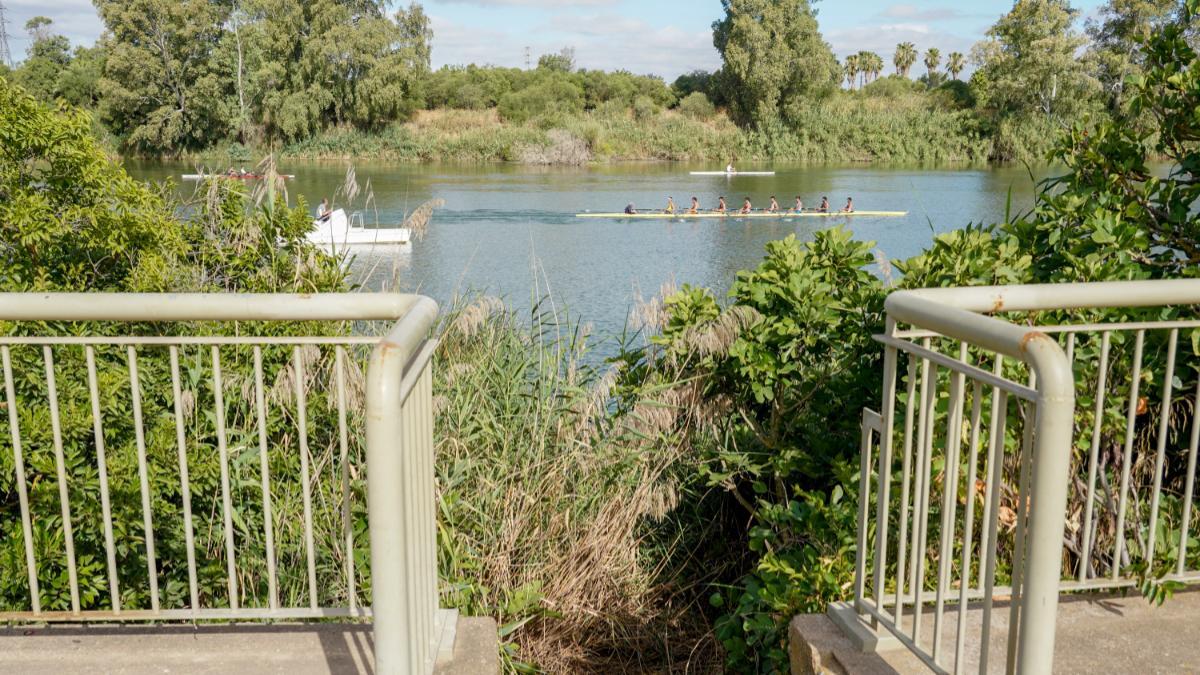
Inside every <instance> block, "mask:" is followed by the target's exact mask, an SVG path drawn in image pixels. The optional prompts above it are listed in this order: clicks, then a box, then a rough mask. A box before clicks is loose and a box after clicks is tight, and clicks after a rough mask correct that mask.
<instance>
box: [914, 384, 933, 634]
mask: <svg viewBox="0 0 1200 675" xmlns="http://www.w3.org/2000/svg"><path fill="white" fill-rule="evenodd" d="M932 370H933V373H932V377H931V378H930V383H929V386H928V387H926V388H925V403H924V406H925V408H926V409H927V411H928V412H927V414H926V415H924V416H923V422H924V427H925V429H924V433H923V434H922V436H921V440H922V443H921V446H922V447H921V450H920V452H921V489H920V490H918V494H917V495H916V497H917V499H918V501H919V504H918V508H917V510H916V518H917V522H916V524H915V525H914V528H915V530H914V535H915V536H916V543H915V545H914V547H913V580H914V581H913V583H912V584H911V585H912V590H913V631H912V635H913V642H914V643H915V644H920V643H921V617H922V616H923V615H924V613H925V605H924V602H922V600H921V596H922V594H923V592H924V590H925V559H926V558H927V557H928V555H927V554H928V551H926V549H925V547H926V540H927V537H928V535H929V495H930V492H932V491H933V484H932V478H933V429H934V424H935V420H936V419H937V401H938V397H937V368H936V367H934V368H932Z"/></svg>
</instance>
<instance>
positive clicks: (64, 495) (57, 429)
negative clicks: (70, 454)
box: [42, 345, 79, 614]
mask: <svg viewBox="0 0 1200 675" xmlns="http://www.w3.org/2000/svg"><path fill="white" fill-rule="evenodd" d="M42 361H43V362H44V363H45V366H46V398H47V403H49V405H50V432H51V434H52V435H53V439H54V469H55V472H56V473H57V476H58V505H59V509H60V513H61V514H62V521H63V522H62V528H63V541H64V543H65V545H66V552H67V582H68V584H69V585H70V593H71V611H72V612H74V613H76V614H78V613H79V571H78V570H77V569H76V565H75V532H74V529H73V528H72V526H71V494H70V490H69V489H68V486H67V461H66V458H65V457H64V456H63V442H62V420H60V419H59V416H58V413H59V410H58V382H57V380H56V378H55V377H54V352H52V351H51V349H50V345H43V346H42Z"/></svg>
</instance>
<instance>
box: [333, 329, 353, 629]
mask: <svg viewBox="0 0 1200 675" xmlns="http://www.w3.org/2000/svg"><path fill="white" fill-rule="evenodd" d="M334 353H335V356H336V361H335V364H334V365H335V369H336V373H335V377H336V379H337V407H338V442H339V443H340V445H341V448H340V449H341V456H340V464H341V467H340V468H341V474H342V536H343V537H344V538H345V546H346V588H347V593H348V595H349V596H350V609H357V608H358V597H357V591H356V590H355V583H354V529H353V527H352V526H351V523H350V436H349V431H348V430H347V426H346V366H345V360H346V353H345V350H344V349H343V348H342V347H338V348H337V349H336V350H335V352H334Z"/></svg>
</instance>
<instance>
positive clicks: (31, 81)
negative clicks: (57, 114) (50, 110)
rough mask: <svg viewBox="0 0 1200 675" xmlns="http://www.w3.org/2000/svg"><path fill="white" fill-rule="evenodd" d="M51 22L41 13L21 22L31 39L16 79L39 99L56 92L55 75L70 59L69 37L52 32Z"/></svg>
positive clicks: (48, 96)
mask: <svg viewBox="0 0 1200 675" xmlns="http://www.w3.org/2000/svg"><path fill="white" fill-rule="evenodd" d="M52 26H53V22H52V21H51V20H50V19H47V18H46V17H44V16H35V17H33V18H32V19H30V20H29V21H27V22H26V23H25V30H26V31H28V32H29V37H30V38H31V39H32V40H33V43H32V44H31V45H30V46H29V55H28V57H27V58H26V59H25V61H24V62H23V63H21V65H20V66H19V67H18V68H17V73H16V74H17V77H16V82H17V83H18V84H20V85H21V86H22V87H24V88H25V90H26V91H28V92H30V93H31V94H33V95H34V96H36V97H38V98H40V99H43V100H53V99H54V98H56V97H57V96H58V93H59V90H58V78H59V76H60V74H61V73H62V72H63V70H64V69H65V68H67V66H69V65H70V63H71V51H70V49H71V43H70V41H68V40H67V38H65V37H63V36H61V35H57V34H55V33H54V31H53V29H52Z"/></svg>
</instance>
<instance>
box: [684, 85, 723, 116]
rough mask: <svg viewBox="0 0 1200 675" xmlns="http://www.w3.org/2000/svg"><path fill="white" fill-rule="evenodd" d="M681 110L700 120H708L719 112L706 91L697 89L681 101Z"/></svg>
mask: <svg viewBox="0 0 1200 675" xmlns="http://www.w3.org/2000/svg"><path fill="white" fill-rule="evenodd" d="M679 112H680V113H682V114H684V115H687V116H688V117H692V118H695V119H698V120H706V119H709V118H711V117H712V116H713V115H715V114H717V109H716V107H715V106H713V104H712V102H711V101H709V100H708V96H707V95H706V94H705V93H704V92H700V91H695V92H692V93H690V94H688V95H687V97H685V98H684V99H683V100H681V101H680V102H679Z"/></svg>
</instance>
